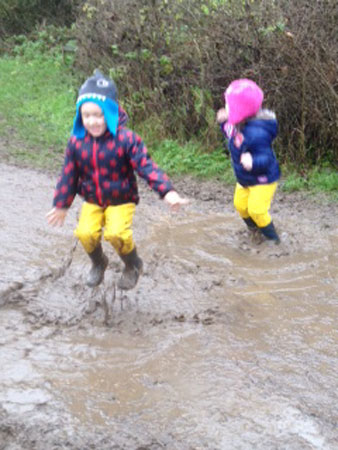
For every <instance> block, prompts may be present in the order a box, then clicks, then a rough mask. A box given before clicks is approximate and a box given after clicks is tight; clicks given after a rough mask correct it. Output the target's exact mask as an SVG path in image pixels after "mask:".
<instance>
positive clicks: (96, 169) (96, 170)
mask: <svg viewBox="0 0 338 450" xmlns="http://www.w3.org/2000/svg"><path fill="white" fill-rule="evenodd" d="M98 148H99V145H98V143H97V142H96V141H95V140H94V143H93V167H94V183H95V187H96V196H97V199H98V202H99V205H100V206H102V191H101V188H100V180H99V177H100V172H99V165H98V162H97V150H98Z"/></svg>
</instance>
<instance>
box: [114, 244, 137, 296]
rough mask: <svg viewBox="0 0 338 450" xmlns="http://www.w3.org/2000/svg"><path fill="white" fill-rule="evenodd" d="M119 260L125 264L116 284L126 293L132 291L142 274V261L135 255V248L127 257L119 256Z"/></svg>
mask: <svg viewBox="0 0 338 450" xmlns="http://www.w3.org/2000/svg"><path fill="white" fill-rule="evenodd" d="M120 258H121V259H122V261H123V262H124V264H125V268H124V269H123V272H122V275H121V278H120V279H119V280H118V282H117V286H118V287H119V288H120V289H123V290H125V291H128V290H129V289H133V288H134V287H135V286H136V284H137V282H138V279H139V277H140V275H141V274H142V272H143V262H142V259H141V258H140V257H139V256H138V255H137V251H136V248H134V250H132V251H131V252H130V253H128V255H120Z"/></svg>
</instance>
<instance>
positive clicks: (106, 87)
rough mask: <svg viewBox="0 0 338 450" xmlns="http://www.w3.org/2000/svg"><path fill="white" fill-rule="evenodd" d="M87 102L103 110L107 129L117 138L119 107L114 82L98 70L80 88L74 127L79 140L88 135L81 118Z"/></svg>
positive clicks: (74, 133)
mask: <svg viewBox="0 0 338 450" xmlns="http://www.w3.org/2000/svg"><path fill="white" fill-rule="evenodd" d="M85 102H93V103H96V104H97V105H98V106H99V107H100V108H101V109H102V111H103V114H104V118H105V121H106V123H107V128H108V130H109V131H110V132H111V133H112V134H113V135H114V136H115V135H116V130H117V125H118V121H119V106H118V103H117V89H116V85H115V83H114V81H113V80H110V79H109V78H106V77H105V76H104V75H103V74H102V73H101V72H100V71H99V70H97V69H96V70H95V72H94V75H93V76H92V77H90V78H88V79H87V80H86V81H85V82H84V83H83V85H82V86H81V87H80V90H79V95H78V98H77V101H76V116H75V118H74V125H73V135H74V136H75V137H77V138H79V139H81V138H84V137H85V134H86V130H85V128H84V126H83V123H82V117H81V106H82V105H83V103H85Z"/></svg>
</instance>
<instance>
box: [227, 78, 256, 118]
mask: <svg viewBox="0 0 338 450" xmlns="http://www.w3.org/2000/svg"><path fill="white" fill-rule="evenodd" d="M224 98H225V102H226V104H227V107H228V123H229V124H230V125H236V124H238V123H240V122H242V120H245V119H247V118H249V117H251V116H254V115H256V114H257V112H258V111H259V110H260V108H261V106H262V103H263V99H264V93H263V91H262V89H261V88H260V87H259V86H258V85H257V84H256V83H255V82H254V81H252V80H248V79H247V78H242V79H239V80H234V81H233V82H232V83H230V85H229V86H228V88H227V90H226V91H225V93H224Z"/></svg>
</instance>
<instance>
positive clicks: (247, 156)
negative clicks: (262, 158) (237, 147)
mask: <svg viewBox="0 0 338 450" xmlns="http://www.w3.org/2000/svg"><path fill="white" fill-rule="evenodd" d="M241 164H242V166H243V167H244V169H245V170H247V171H248V172H250V170H251V169H252V156H251V153H249V152H245V153H242V154H241Z"/></svg>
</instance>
